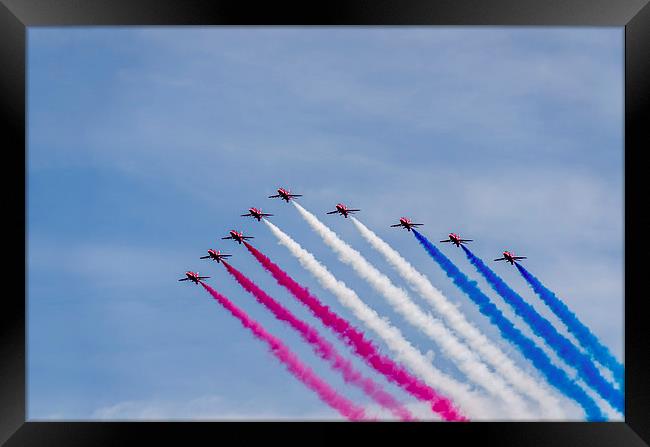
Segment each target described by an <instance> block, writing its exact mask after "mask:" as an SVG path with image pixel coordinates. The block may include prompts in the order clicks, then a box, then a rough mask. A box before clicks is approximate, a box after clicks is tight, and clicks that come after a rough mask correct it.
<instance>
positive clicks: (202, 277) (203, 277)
mask: <svg viewBox="0 0 650 447" xmlns="http://www.w3.org/2000/svg"><path fill="white" fill-rule="evenodd" d="M208 278H209V276H199V279H208Z"/></svg>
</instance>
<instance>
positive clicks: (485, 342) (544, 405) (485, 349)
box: [352, 217, 565, 420]
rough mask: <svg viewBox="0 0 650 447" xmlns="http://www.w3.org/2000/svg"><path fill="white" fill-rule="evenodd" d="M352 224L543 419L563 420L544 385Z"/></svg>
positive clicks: (382, 245)
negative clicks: (527, 398)
mask: <svg viewBox="0 0 650 447" xmlns="http://www.w3.org/2000/svg"><path fill="white" fill-rule="evenodd" d="M352 222H353V223H354V225H355V226H356V228H357V230H359V232H360V233H361V235H362V236H363V237H364V239H365V240H366V241H368V243H369V244H370V245H371V246H372V247H373V248H374V249H375V250H377V251H378V252H379V253H381V254H382V255H383V256H384V258H385V259H386V261H388V263H389V264H390V265H391V266H392V267H393V268H394V269H395V270H397V272H398V273H399V274H400V275H401V276H402V278H404V279H405V280H406V282H407V283H408V284H409V286H410V287H411V288H412V289H413V290H414V291H416V292H417V293H419V294H420V296H422V298H424V299H425V300H426V301H427V302H428V303H429V304H430V305H431V306H432V307H433V308H434V309H435V310H436V311H437V312H438V314H439V315H441V316H442V317H444V319H445V321H446V322H447V323H448V324H449V326H450V327H451V328H452V329H454V330H455V331H456V333H458V334H459V335H460V336H462V337H463V338H464V340H465V341H466V343H468V344H469V346H470V347H471V348H472V349H474V351H475V352H477V353H479V354H480V355H481V357H482V358H483V359H484V360H485V361H487V362H488V363H489V364H490V365H492V366H493V367H494V368H495V370H496V371H498V372H499V373H500V374H501V375H502V376H503V377H504V378H505V379H506V380H507V381H508V382H510V384H511V385H512V386H514V387H515V388H516V389H517V390H519V391H520V392H522V393H524V394H526V395H527V396H529V397H531V398H532V399H534V400H535V401H536V402H537V403H538V404H539V407H540V410H541V412H542V417H544V418H551V419H555V420H560V419H563V418H564V416H565V415H564V411H563V410H562V407H561V403H560V401H559V400H558V399H557V398H556V397H555V395H554V394H553V392H552V391H551V390H550V389H549V388H548V387H547V386H545V385H544V384H543V383H541V382H539V381H537V380H535V379H534V378H533V377H531V376H529V375H528V374H526V373H525V372H524V371H522V370H521V369H519V368H518V367H517V366H516V365H515V364H514V362H513V361H512V360H511V359H510V358H509V357H508V356H507V355H506V354H505V353H504V352H502V351H501V350H500V349H499V348H498V347H497V346H495V345H494V344H493V343H492V342H490V340H489V339H488V338H487V337H486V336H485V335H484V334H483V333H482V332H481V331H479V330H478V328H476V327H475V326H474V325H473V324H472V323H470V322H469V321H467V319H466V318H465V316H464V315H463V314H462V313H461V312H460V311H459V310H458V308H457V307H456V306H455V305H454V304H452V303H451V302H449V300H448V299H447V298H446V297H445V296H444V295H443V294H442V292H440V291H439V290H438V289H436V288H435V287H434V286H433V284H431V282H430V281H429V280H428V279H427V277H426V276H424V275H423V274H422V273H420V272H419V271H417V270H416V269H415V267H413V266H412V265H411V264H410V263H409V262H408V261H407V260H406V259H404V258H403V257H402V256H401V255H400V254H399V253H398V252H397V251H395V250H394V249H393V248H392V247H391V246H390V245H388V244H387V243H386V242H385V241H383V240H382V239H381V238H380V237H379V236H377V235H376V234H375V233H374V232H373V231H372V230H370V229H369V228H368V227H366V226H365V225H363V224H362V223H361V222H360V221H359V220H358V219H355V218H354V217H353V218H352Z"/></svg>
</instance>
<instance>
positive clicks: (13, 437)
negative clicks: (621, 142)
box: [0, 0, 650, 447]
mask: <svg viewBox="0 0 650 447" xmlns="http://www.w3.org/2000/svg"><path fill="white" fill-rule="evenodd" d="M648 2H649V0H618V1H615V0H591V1H589V0H545V1H543V2H536V1H535V0H491V1H490V2H489V4H487V3H486V2H484V1H483V2H481V1H476V0H455V1H454V0H438V1H436V2H435V3H434V2H428V3H427V2H426V0H403V1H401V2H398V1H395V0H375V1H374V2H372V4H370V2H364V1H358V0H357V1H351V0H348V1H345V0H331V1H330V2H322V3H319V4H310V3H307V2H304V3H302V4H297V5H293V4H289V3H284V4H282V3H270V2H268V3H260V4H256V5H255V8H251V5H249V4H245V3H243V2H241V1H240V2H239V3H237V2H234V1H228V0H221V1H207V0H186V1H184V2H174V1H173V0H157V1H156V0H138V1H137V2H136V1H131V2H129V1H128V0H119V1H118V0H113V1H110V0H85V1H75V0H57V1H52V0H50V1H48V0H0V61H2V70H0V123H1V126H2V130H3V132H2V137H1V138H2V140H3V141H4V144H3V147H5V148H12V149H13V150H12V151H5V157H10V158H11V160H10V161H11V165H12V166H15V169H12V170H11V171H12V176H3V179H2V185H3V186H4V188H3V189H4V190H5V191H7V192H8V194H5V201H8V202H9V207H8V209H9V210H11V211H12V212H11V213H8V214H7V216H10V217H9V219H8V220H11V223H12V224H14V225H15V226H16V227H18V226H19V225H20V224H22V226H23V230H24V233H23V234H24V239H23V241H22V244H21V243H19V242H18V238H9V239H10V240H9V241H10V242H11V243H12V244H16V245H22V247H20V249H19V248H18V247H16V248H15V249H14V247H13V246H12V247H11V253H17V254H19V253H22V256H23V257H22V260H23V263H22V264H20V263H13V264H12V265H11V266H9V268H8V269H7V275H8V277H9V278H24V280H25V281H24V283H23V284H22V286H23V287H22V292H23V293H22V294H18V293H15V294H6V295H5V296H4V300H3V305H4V306H3V311H2V312H0V335H1V337H0V340H1V341H0V358H1V359H2V361H1V362H0V401H1V405H0V442H2V443H4V442H6V445H7V446H10V445H11V446H13V445H20V446H23V445H44V444H47V445H52V444H55V445H58V444H63V445H88V444H93V445H94V444H99V445H105V444H115V443H118V442H119V443H120V444H136V443H137V444H140V443H142V442H151V441H152V437H153V439H155V438H157V437H158V436H160V437H161V438H162V437H164V439H165V440H167V441H171V440H172V439H173V440H174V441H180V442H183V441H184V440H187V439H192V437H196V436H197V435H198V436H203V435H205V436H210V435H212V436H215V435H217V436H219V438H217V439H224V438H223V436H224V434H226V433H227V434H228V435H233V436H237V437H239V439H246V440H249V439H251V433H255V434H256V435H257V436H264V437H265V438H267V439H268V437H269V436H273V435H286V434H287V433H288V432H291V433H292V434H299V433H300V432H302V431H303V430H304V433H305V434H307V433H308V434H309V436H310V439H314V438H316V436H314V435H317V436H318V438H319V439H320V440H331V441H334V442H336V441H338V440H340V436H341V435H344V436H345V435H354V436H364V437H365V436H373V437H374V436H378V437H379V436H381V437H382V438H384V439H385V440H388V439H391V440H393V439H394V440H398V441H399V440H402V441H403V439H404V435H422V436H434V437H435V438H433V439H432V440H437V441H455V442H458V441H459V440H462V441H470V440H476V441H479V442H482V443H485V442H486V441H487V442H488V443H498V444H499V445H501V446H510V445H526V446H531V447H532V446H551V445H552V446H554V447H559V446H564V445H566V446H575V445H589V446H621V445H624V446H644V445H646V446H647V445H649V444H648V443H650V423H649V422H650V380H649V379H648V373H647V372H648V371H649V370H650V350H649V349H648V346H650V337H649V329H648V325H647V324H645V318H644V316H645V314H644V312H643V302H644V300H645V299H646V295H647V294H644V293H638V292H642V290H641V281H642V279H641V278H642V275H643V273H644V272H643V271H642V269H643V264H642V262H643V261H644V260H643V259H640V256H636V254H637V253H644V252H646V251H647V250H644V249H645V248H650V247H649V244H648V242H647V241H646V240H643V238H641V239H639V240H636V239H635V241H634V245H635V246H634V251H633V250H632V246H631V244H630V243H629V240H630V238H629V237H627V238H626V239H625V297H626V298H625V304H624V305H625V383H626V390H625V422H608V423H587V422H519V423H515V422H490V423H488V422H475V423H471V424H412V423H411V424H409V423H402V424H391V423H381V424H344V423H317V422H314V423H312V422H305V423H300V424H292V423H288V425H286V424H287V423H267V422H247V423H242V422H234V423H233V422H227V423H225V422H222V423H212V422H29V421H27V420H26V402H25V397H26V379H25V373H26V360H27V358H26V337H27V334H26V326H25V317H26V301H24V300H25V298H26V287H27V264H26V248H27V228H26V222H27V221H26V200H27V194H26V190H27V183H26V172H27V158H26V153H27V149H26V145H25V143H26V127H25V124H26V106H25V102H26V95H25V94H26V54H27V53H26V50H27V47H26V35H27V27H34V26H107V25H388V26H390V25H481V26H483V25H492V26H502V25H516V26H624V27H625V162H624V165H625V179H624V185H625V211H624V216H625V234H626V235H628V236H629V235H632V234H633V235H636V234H643V231H642V230H644V229H646V230H647V228H648V227H649V225H648V224H649V223H650V221H649V220H647V219H645V220H644V219H643V212H642V211H641V209H642V206H636V207H635V206H634V205H636V204H637V203H647V196H646V195H645V194H643V192H644V191H642V188H641V180H642V178H643V177H642V176H643V174H644V172H643V168H644V167H645V166H644V164H643V158H642V155H641V154H642V151H643V150H644V149H646V148H648V147H649V144H648V143H650V137H649V136H648V135H649V134H650V133H649V132H648V130H647V127H648V126H647V125H646V121H644V120H643V118H644V117H646V116H648V111H649V109H650V105H649V104H650V82H649V81H650V57H649V56H648V55H650V5H648ZM644 112H645V113H644ZM8 177H10V178H8ZM21 187H22V188H24V191H25V192H24V194H23V195H22V196H21V195H20V194H12V192H14V191H16V190H20V189H19V188H21ZM643 199H645V200H643ZM18 259H19V260H20V259H21V258H20V255H19V256H18ZM635 261H641V262H635ZM635 292H636V293H635ZM251 424H253V426H251ZM251 429H252V430H251ZM300 438H301V437H300V436H295V437H294V439H300ZM644 440H645V441H644Z"/></svg>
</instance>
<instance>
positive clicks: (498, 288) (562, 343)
mask: <svg viewBox="0 0 650 447" xmlns="http://www.w3.org/2000/svg"><path fill="white" fill-rule="evenodd" d="M461 247H462V248H463V251H465V254H466V255H467V259H469V262H471V263H472V265H473V266H474V267H476V270H477V271H478V272H479V273H480V274H481V275H483V277H484V278H485V279H486V281H487V282H488V283H489V284H490V287H492V289H494V291H495V292H497V293H498V294H499V295H501V297H502V298H503V299H504V300H505V302H506V303H508V305H510V307H512V309H513V310H514V311H515V313H516V314H517V315H518V316H519V317H521V318H522V319H523V320H524V321H525V322H526V324H527V325H528V326H529V327H530V328H531V329H532V331H533V332H534V333H535V334H536V335H537V336H539V337H541V338H543V339H544V341H545V342H546V344H547V345H548V346H549V347H551V348H552V349H553V350H554V351H555V352H556V353H557V354H558V355H559V356H560V358H562V359H563V360H564V361H565V362H566V363H567V364H569V365H571V366H572V367H574V368H575V369H576V370H577V371H578V374H579V375H580V377H582V379H583V380H584V381H585V382H586V383H587V384H589V386H591V387H592V388H593V389H594V390H595V391H596V392H597V393H598V395H600V396H601V397H602V398H603V399H605V400H606V401H607V402H609V403H610V404H611V405H612V406H613V407H614V408H615V409H616V410H618V411H620V412H621V413H622V412H623V395H622V394H621V393H620V392H619V391H617V390H616V389H615V388H614V387H613V386H612V384H611V383H609V382H607V381H606V380H605V379H604V378H603V376H602V375H601V374H600V372H599V371H598V369H597V368H596V366H595V365H594V364H593V363H592V362H591V360H590V359H589V357H588V356H586V355H585V354H583V353H582V352H580V350H579V349H578V348H576V347H575V346H574V345H573V343H571V342H570V341H569V339H567V338H566V337H565V336H563V335H562V334H560V333H559V332H558V331H557V330H556V329H555V327H554V326H553V325H552V324H551V323H550V321H548V320H547V319H546V318H544V317H542V316H541V315H540V314H539V313H538V312H537V311H536V310H535V308H533V306H531V305H530V304H528V303H527V302H526V301H524V299H523V298H522V297H521V296H520V295H519V294H518V293H517V292H515V291H514V290H512V289H511V288H510V287H508V285H507V284H506V283H505V282H504V281H503V279H501V278H500V277H499V275H497V274H496V273H495V272H494V271H493V270H492V269H490V268H489V267H488V266H487V265H485V263H484V262H483V261H482V260H481V259H480V258H478V257H477V256H476V255H475V254H474V253H472V252H471V251H470V250H469V248H467V247H465V246H464V245H463V246H461Z"/></svg>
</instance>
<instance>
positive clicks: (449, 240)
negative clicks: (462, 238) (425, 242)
mask: <svg viewBox="0 0 650 447" xmlns="http://www.w3.org/2000/svg"><path fill="white" fill-rule="evenodd" d="M440 242H451V239H447V240H444V241H440Z"/></svg>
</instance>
